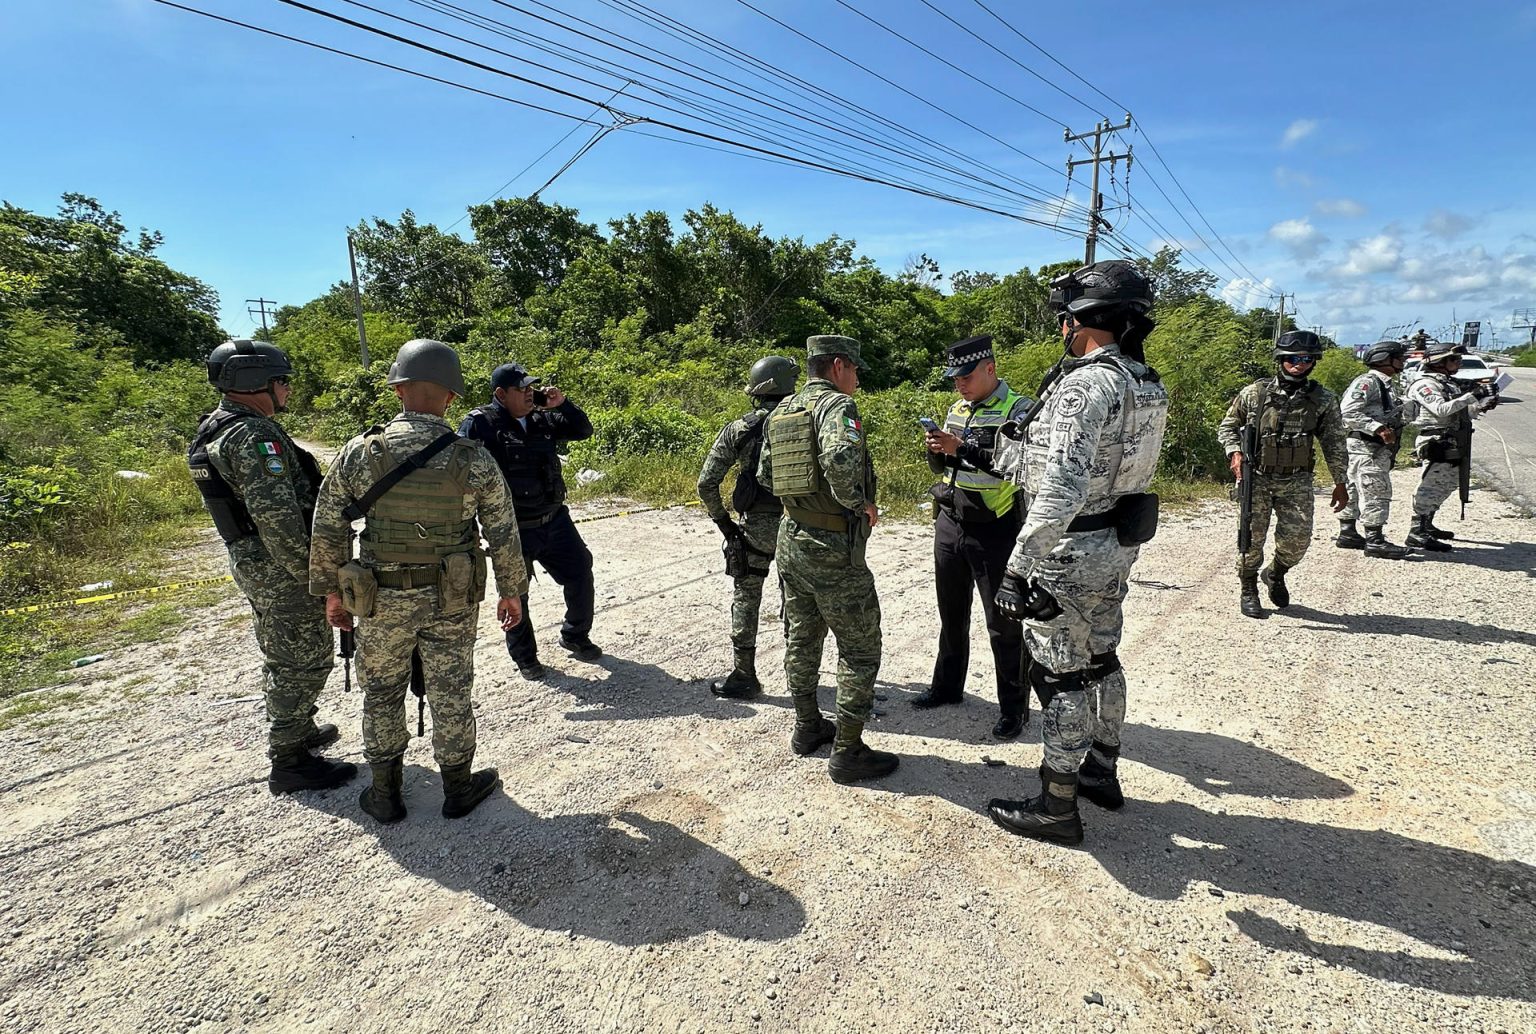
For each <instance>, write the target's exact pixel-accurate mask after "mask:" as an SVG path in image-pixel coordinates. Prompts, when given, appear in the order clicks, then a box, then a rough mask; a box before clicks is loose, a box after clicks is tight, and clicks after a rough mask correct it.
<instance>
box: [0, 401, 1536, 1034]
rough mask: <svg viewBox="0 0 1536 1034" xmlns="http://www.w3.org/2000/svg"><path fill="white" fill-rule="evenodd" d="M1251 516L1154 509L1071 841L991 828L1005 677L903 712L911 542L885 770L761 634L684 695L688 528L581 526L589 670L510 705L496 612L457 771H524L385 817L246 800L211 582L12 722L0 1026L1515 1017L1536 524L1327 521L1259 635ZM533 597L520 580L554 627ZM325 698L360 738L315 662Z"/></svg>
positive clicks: (518, 686) (1535, 1008) (241, 738)
mask: <svg viewBox="0 0 1536 1034" xmlns="http://www.w3.org/2000/svg"><path fill="white" fill-rule="evenodd" d="M1516 408H1518V407H1516ZM1398 478H1399V482H1398V486H1397V487H1398V493H1399V499H1400V500H1404V499H1406V497H1407V496H1408V494H1409V493H1410V492H1411V488H1412V478H1413V472H1412V471H1402V472H1399V474H1398ZM610 505H617V504H610ZM1230 510H1231V508H1230V507H1229V506H1226V505H1221V506H1216V505H1212V506H1209V507H1207V508H1205V509H1203V510H1198V511H1194V512H1191V513H1186V514H1183V515H1180V516H1176V517H1174V518H1172V519H1169V520H1167V521H1165V523H1164V526H1163V528H1162V529H1161V530H1160V532H1159V535H1158V538H1157V539H1156V540H1155V541H1154V542H1153V543H1151V544H1150V545H1149V546H1148V547H1147V548H1146V550H1145V552H1144V558H1143V560H1142V563H1141V564H1140V565H1139V566H1138V568H1137V569H1136V572H1135V576H1136V578H1137V583H1136V585H1135V587H1134V591H1133V593H1132V595H1131V597H1130V600H1129V602H1128V627H1127V635H1126V639H1125V644H1124V646H1123V647H1122V650H1121V653H1122V656H1123V657H1124V659H1125V661H1126V666H1127V674H1128V675H1129V678H1130V684H1131V710H1130V724H1129V725H1128V727H1127V730H1126V735H1125V759H1126V760H1125V762H1124V765H1123V776H1124V781H1125V786H1126V791H1127V795H1128V796H1129V797H1130V798H1131V801H1130V803H1129V804H1128V805H1127V807H1126V808H1125V810H1124V811H1122V812H1119V813H1116V814H1107V813H1104V812H1101V811H1097V810H1093V809H1092V807H1091V806H1088V805H1085V809H1086V813H1085V821H1086V823H1087V826H1088V841H1087V843H1086V844H1085V845H1084V847H1083V849H1081V850H1067V849H1061V848H1053V847H1048V846H1045V845H1037V844H1033V843H1030V842H1025V841H1022V840H1019V839H1016V838H1011V837H1008V836H1006V835H1005V834H1003V833H1002V832H1001V831H999V830H997V829H996V828H995V827H993V826H992V824H991V823H990V822H989V821H988V820H987V819H986V817H985V816H984V815H983V814H982V812H981V809H982V807H983V806H984V804H985V802H986V800H987V798H988V797H990V796H993V795H996V794H1004V795H1011V794H1015V793H1022V792H1026V791H1029V790H1031V788H1032V787H1033V785H1034V775H1033V773H1034V769H1035V767H1036V766H1037V765H1038V763H1039V760H1040V745H1039V723H1038V717H1037V718H1036V719H1035V721H1034V722H1033V723H1032V724H1031V726H1030V728H1029V730H1028V731H1027V733H1026V734H1025V736H1024V737H1023V738H1022V739H1021V740H1020V741H1019V742H1016V743H1011V744H999V743H996V742H993V741H991V740H990V738H989V736H988V730H989V729H990V727H991V724H992V721H993V720H994V718H995V710H996V709H995V704H994V703H993V702H992V700H993V695H992V691H991V689H990V688H989V685H990V682H991V679H990V673H989V672H987V671H986V670H982V671H979V672H973V675H972V678H971V682H970V685H969V687H968V690H969V691H970V692H971V693H973V694H974V695H973V696H970V697H968V698H967V701H966V703H965V705H964V706H963V707H959V708H947V709H943V710H942V711H940V712H939V713H937V714H934V713H932V712H919V711H915V710H913V708H912V707H911V706H910V699H911V697H912V696H913V695H914V693H916V692H917V691H919V690H920V689H921V688H922V687H923V686H924V685H925V684H926V680H927V677H928V674H929V671H930V668H931V665H932V660H933V646H934V640H935V635H936V628H935V624H934V621H933V618H932V610H933V603H932V588H931V583H930V571H931V563H932V561H931V546H930V542H929V535H930V532H929V529H928V528H926V527H924V526H921V525H911V524H909V525H899V524H898V525H889V526H882V527H881V528H879V529H878V530H877V532H876V534H875V537H874V539H873V541H872V543H871V545H870V550H869V554H870V558H871V562H872V564H873V566H874V567H875V571H876V577H877V580H878V583H879V586H880V592H881V599H882V606H883V609H884V612H885V638H886V644H887V646H886V650H887V653H886V658H885V663H884V667H883V670H882V682H881V687H880V692H881V694H882V697H883V700H882V702H881V703H880V704H878V705H877V706H878V707H879V708H880V709H881V711H882V712H883V713H882V714H881V716H880V717H879V719H878V721H876V722H875V723H873V725H872V727H871V730H870V734H869V735H870V739H871V741H872V742H875V743H877V744H878V745H880V746H882V747H886V748H890V749H894V750H897V751H899V752H900V753H901V755H902V757H903V761H902V766H901V769H900V770H899V771H898V772H897V773H896V775H895V776H893V777H892V778H890V779H889V780H887V781H885V782H884V783H883V784H879V785H877V786H873V787H870V788H846V787H838V786H836V785H834V784H832V783H831V782H830V781H829V780H828V779H827V776H826V761H825V757H824V756H823V757H820V758H815V759H800V758H796V757H794V756H793V755H792V754H791V753H790V752H789V750H788V747H787V737H788V734H789V726H790V721H791V718H790V711H789V708H788V703H789V702H788V699H787V698H786V697H785V695H784V693H783V690H782V681H781V679H779V678H777V677H774V676H773V674H772V673H773V672H774V669H775V667H776V665H777V664H778V663H779V661H780V658H781V652H782V651H781V649H780V648H779V647H778V646H777V645H776V642H777V637H776V636H775V634H774V633H773V631H772V624H773V621H774V615H773V614H772V613H771V612H769V611H768V610H765V612H764V615H763V618H764V622H765V630H764V639H763V646H764V650H763V654H762V656H761V667H762V669H763V670H764V672H765V673H768V678H767V680H766V681H767V684H768V693H767V695H766V696H765V697H763V698H762V699H761V700H759V701H754V702H751V703H737V702H728V701H718V700H715V699H712V698H711V697H710V696H709V694H708V692H707V691H706V690H705V689H704V687H703V683H704V680H705V679H707V678H708V677H710V676H714V675H718V674H719V673H720V672H721V671H722V670H723V667H724V665H725V662H726V658H727V648H726V647H727V642H726V629H727V624H728V613H727V609H728V608H727V606H726V592H727V588H726V581H725V578H724V576H723V575H722V574H720V573H719V571H720V566H721V565H720V553H719V547H718V544H717V539H718V536H717V534H716V532H715V531H714V529H713V528H712V527H711V526H710V525H709V523H708V522H707V521H706V520H705V519H704V518H703V517H702V516H701V515H700V514H698V513H697V512H696V511H691V510H689V511H667V512H661V513H647V514H641V515H637V516H632V517H626V518H621V519H616V520H609V521H603V522H599V523H593V524H590V525H587V526H586V528H585V530H586V531H587V533H588V534H589V540H590V542H591V544H592V546H593V550H594V552H595V553H596V554H597V557H598V566H597V579H598V595H599V601H598V604H599V608H600V612H599V616H598V624H597V627H596V628H595V629H594V632H593V635H594V638H595V639H596V640H597V641H598V642H599V643H601V644H602V645H603V646H604V647H606V648H607V649H608V650H609V651H610V656H608V657H606V658H604V659H603V660H602V661H600V662H598V663H596V664H583V663H579V662H575V661H570V660H567V659H565V658H564V657H557V656H554V653H555V651H550V656H548V657H547V658H546V660H547V661H548V662H549V663H550V664H551V666H552V676H551V678H550V679H549V681H548V682H547V683H545V684H539V685H530V684H528V683H524V682H522V681H521V680H520V679H519V677H518V676H517V673H516V670H515V668H513V666H512V665H511V663H510V661H509V660H508V659H507V657H506V655H505V653H504V650H503V648H502V646H501V643H500V637H499V635H495V634H494V632H493V624H492V616H491V615H490V614H489V613H486V612H483V613H482V622H481V630H482V639H481V644H480V647H479V650H478V652H477V661H478V664H479V672H480V679H479V683H478V686H477V693H476V695H477V698H478V704H479V720H480V744H481V752H480V758H479V760H480V761H481V762H482V763H491V764H495V765H497V766H498V767H500V769H501V772H502V775H503V777H504V779H505V782H506V786H505V789H504V791H503V792H502V793H500V794H498V795H497V796H494V797H493V798H492V799H491V800H490V801H489V802H487V803H486V804H485V805H484V806H482V807H481V808H480V809H479V810H478V811H477V812H475V813H474V814H473V815H472V816H470V817H469V818H467V819H464V820H460V821H456V822H448V821H445V820H443V819H442V818H440V817H439V815H438V806H439V803H440V800H441V790H440V787H439V785H438V776H437V774H436V771H435V770H434V768H433V766H432V763H431V756H430V746H429V744H428V743H427V742H426V741H423V740H413V742H412V746H411V748H410V752H409V754H408V755H407V773H406V799H407V800H406V803H407V806H408V807H409V808H410V816H409V818H408V819H407V820H406V821H405V822H404V823H402V824H400V825H398V826H394V827H388V828H382V827H378V826H376V825H374V824H372V823H371V821H370V820H368V819H366V818H365V817H364V816H362V815H361V813H360V812H359V811H358V808H357V804H356V795H357V791H358V789H359V788H360V787H358V786H353V787H348V788H345V789H343V790H339V791H336V792H332V793H325V794H308V795H300V796H297V797H291V798H281V799H279V798H274V797H272V796H270V795H269V794H268V793H267V791H266V788H265V785H264V783H263V776H264V774H265V769H264V758H263V740H262V737H263V730H262V724H261V718H260V714H259V711H258V705H257V704H256V703H253V702H252V697H253V696H254V695H255V694H257V693H259V671H258V664H257V659H256V656H255V654H254V651H253V644H252V641H251V637H250V633H249V629H248V625H247V623H246V620H245V617H244V613H245V612H244V607H243V604H242V603H241V601H239V600H237V599H235V598H234V597H233V596H232V595H231V596H230V597H229V598H227V599H226V600H225V601H224V602H223V603H221V604H219V605H218V606H216V607H212V608H207V609H205V610H202V611H200V612H198V613H197V614H196V615H195V627H189V628H188V629H186V630H184V631H183V632H182V633H181V634H180V635H179V636H177V637H176V638H174V639H171V640H168V641H165V642H162V643H158V644H153V645H147V646H143V647H139V648H137V649H132V650H123V651H120V652H118V653H117V654H115V655H114V656H112V657H111V658H110V660H109V662H106V663H102V664H97V665H93V666H91V667H87V668H83V669H81V670H80V671H79V672H78V673H77V676H76V677H77V682H76V684H75V685H74V686H73V687H72V688H75V689H77V690H79V691H80V693H81V694H82V695H81V697H80V699H79V700H78V701H76V702H75V703H73V704H71V705H70V707H69V709H68V710H67V711H53V712H50V713H49V714H48V715H45V716H42V717H39V718H36V719H33V720H31V722H30V724H23V725H19V726H17V727H15V728H13V729H12V730H10V732H9V733H8V734H7V735H6V736H5V737H4V738H3V741H0V793H3V800H4V805H5V806H4V809H3V812H0V863H3V866H4V872H5V880H4V893H3V894H0V943H3V944H4V946H5V947H4V952H5V961H6V964H5V966H4V969H3V971H0V1025H3V1027H4V1029H5V1030H7V1031H16V1032H22V1031H89V1032H96V1031H100V1030H104V1029H105V1030H136V1031H137V1030H153V1031H192V1030H196V1031H205V1032H213V1031H247V1030H249V1031H288V1030H304V1031H311V1030H312V1031H355V1030H381V1029H387V1030H391V1031H398V1032H416V1031H421V1032H428V1031H443V1030H528V1031H540V1032H543V1031H559V1032H564V1031H570V1032H578V1031H579V1032H586V1031H632V1030H645V1031H653V1030H655V1031H697V1032H703V1031H710V1032H713V1031H785V1032H789V1031H793V1032H802V1031H838V1032H845V1031H851V1030H856V1029H867V1030H912V1031H924V1032H927V1031H999V1030H1001V1031H1031V1032H1035V1031H1101V1032H1105V1034H1113V1032H1115V1031H1127V1032H1129V1031H1171V1032H1185V1031H1209V1032H1223V1034H1225V1032H1239V1031H1266V1032H1267V1031H1288V1032H1289V1031H1296V1032H1301V1031H1309V1032H1310V1031H1361V1032H1365V1031H1371V1032H1374V1031H1393V1032H1407V1031H1436V1032H1442V1031H1482V1032H1494V1031H1506V1032H1527V1031H1531V1030H1533V1029H1536V947H1533V945H1532V936H1531V931H1532V930H1533V929H1536V790H1533V789H1532V787H1531V782H1530V772H1531V771H1532V766H1531V763H1532V760H1533V757H1532V755H1533V746H1532V743H1533V737H1532V731H1533V721H1532V719H1533V711H1536V703H1533V693H1532V690H1533V688H1536V680H1533V677H1532V674H1531V673H1532V671H1536V630H1533V624H1536V622H1533V621H1532V616H1533V606H1532V602H1531V601H1532V599H1533V598H1536V594H1533V582H1532V578H1533V573H1536V546H1533V545H1531V542H1532V540H1533V535H1532V531H1533V522H1532V521H1531V520H1530V519H1529V518H1526V517H1523V516H1521V515H1519V514H1518V513H1517V512H1516V510H1515V509H1514V508H1513V507H1511V506H1509V505H1507V504H1505V503H1503V502H1501V501H1500V500H1499V499H1498V498H1497V497H1495V496H1493V495H1491V494H1490V493H1488V492H1486V491H1482V490H1479V491H1478V492H1477V495H1476V498H1475V501H1474V505H1473V506H1471V507H1469V508H1468V517H1467V519H1466V521H1464V522H1461V523H1457V522H1455V520H1454V519H1452V520H1451V521H1450V522H1449V527H1451V528H1452V529H1453V530H1455V531H1456V532H1457V534H1458V541H1457V549H1456V550H1455V551H1454V552H1452V553H1449V554H1440V555H1435V556H1433V558H1428V559H1421V560H1415V561H1409V562H1398V563H1393V562H1389V561H1376V560H1368V559H1367V558H1365V557H1364V556H1362V555H1361V554H1359V553H1355V552H1343V551H1339V550H1336V549H1334V548H1333V547H1332V546H1331V545H1330V544H1329V543H1328V541H1327V539H1326V536H1327V534H1330V533H1331V532H1332V530H1333V522H1332V520H1330V519H1329V518H1328V516H1327V515H1326V505H1325V500H1323V499H1321V498H1320V499H1319V500H1318V511H1319V518H1318V524H1319V528H1318V535H1317V537H1316V540H1315V543H1314V550H1313V552H1312V554H1311V555H1310V556H1309V557H1308V558H1307V560H1306V561H1305V563H1304V564H1303V566H1302V567H1301V568H1300V569H1299V570H1298V571H1297V572H1296V574H1297V576H1299V577H1295V578H1294V579H1293V580H1294V583H1295V589H1294V591H1295V599H1296V602H1295V603H1294V604H1293V605H1292V606H1291V607H1290V609H1289V610H1288V611H1286V612H1285V613H1283V614H1277V615H1275V616H1273V617H1271V618H1270V619H1269V620H1266V621H1262V622H1258V621H1252V620H1247V619H1244V618H1242V617H1240V616H1239V615H1238V613H1237V586H1236V583H1235V577H1234V575H1233V574H1232V572H1231V553H1232V549H1231V543H1232V541H1233V538H1234V534H1235V531H1234V522H1233V519H1232V514H1231V512H1230ZM1404 512H1405V511H1402V510H1401V509H1400V511H1399V519H1398V520H1396V521H1395V522H1394V523H1395V524H1397V525H1399V526H1400V525H1401V524H1402V523H1403V522H1404V520H1405V519H1406V518H1405V517H1403V516H1402V514H1403V513H1404ZM219 554H220V551H219V550H218V549H217V548H216V546H215V545H214V544H212V543H209V544H207V545H206V546H204V547H203V548H200V549H198V550H195V551H192V552H190V553H189V554H188V555H186V556H185V557H183V558H181V559H182V562H183V563H184V566H185V567H186V568H187V571H188V572H189V573H191V572H197V573H203V572H207V571H216V570H217V569H218V566H219V562H220V558H219ZM552 588H553V587H552V586H551V585H549V584H548V583H547V582H545V581H541V582H539V583H538V584H537V585H536V587H535V589H534V603H533V610H534V614H535V618H536V621H537V627H538V629H539V631H540V633H541V635H542V636H543V638H544V640H545V641H546V642H547V641H550V640H551V639H552V637H553V635H554V630H555V628H556V625H557V619H558V608H557V606H556V604H555V602H554V600H555V593H553V592H552V591H551V590H552ZM974 636H975V644H976V645H975V656H976V657H980V658H985V657H987V656H988V654H987V650H986V649H985V646H984V643H985V639H984V636H983V633H982V630H981V629H980V628H979V627H978V628H976V629H975V630H974ZM823 666H824V675H823V684H824V686H825V687H826V688H825V689H824V691H823V703H824V705H826V706H828V707H830V706H831V689H830V687H831V683H832V676H831V669H832V667H833V664H832V659H831V657H830V656H829V657H828V658H827V659H826V660H825V661H824V665H823ZM322 705H323V715H322V717H324V718H329V719H332V720H336V721H338V722H339V723H340V724H341V725H342V728H343V730H344V737H343V740H342V743H341V744H340V745H339V747H340V748H341V749H342V750H343V751H347V752H351V753H352V754H353V756H355V754H356V751H357V750H358V749H359V739H358V731H357V729H358V711H359V698H358V695H357V693H356V692H355V691H354V692H353V694H352V695H350V696H348V695H345V694H343V693H342V691H341V676H340V672H339V671H338V672H337V674H336V676H335V677H334V678H333V680H332V682H331V685H330V686H329V687H328V689H327V691H326V694H325V695H324V697H323V698H322ZM413 710H414V709H413ZM412 717H413V718H414V714H413V715H412ZM988 759H991V760H992V761H993V762H999V761H1000V762H1002V764H1000V765H994V764H989V763H988Z"/></svg>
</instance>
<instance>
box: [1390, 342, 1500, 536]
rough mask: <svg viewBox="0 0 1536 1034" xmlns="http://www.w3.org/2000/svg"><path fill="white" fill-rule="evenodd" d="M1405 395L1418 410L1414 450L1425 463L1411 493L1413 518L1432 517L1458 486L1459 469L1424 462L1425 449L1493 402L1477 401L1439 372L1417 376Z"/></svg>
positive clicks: (1453, 465)
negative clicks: (1416, 439) (1422, 472)
mask: <svg viewBox="0 0 1536 1034" xmlns="http://www.w3.org/2000/svg"><path fill="white" fill-rule="evenodd" d="M1408 393H1409V397H1410V398H1412V400H1413V404H1414V409H1415V410H1416V411H1417V416H1416V418H1415V419H1414V426H1416V427H1417V428H1418V429H1419V438H1418V441H1417V442H1415V443H1414V449H1415V451H1416V452H1417V454H1418V456H1419V462H1421V463H1423V464H1424V476H1423V478H1421V479H1420V481H1419V487H1418V489H1417V490H1415V491H1414V493H1413V515H1414V516H1415V517H1426V516H1434V514H1435V511H1437V510H1439V509H1440V507H1441V505H1442V504H1443V503H1444V502H1445V501H1446V500H1447V499H1449V498H1450V497H1451V493H1453V492H1455V491H1456V490H1457V489H1458V488H1459V487H1460V486H1461V468H1460V466H1459V465H1458V464H1456V463H1438V462H1435V461H1433V460H1429V459H1426V458H1425V456H1424V450H1425V449H1426V448H1427V447H1428V446H1429V445H1430V443H1431V442H1433V441H1434V440H1435V438H1436V437H1437V436H1444V435H1448V434H1452V433H1454V432H1455V431H1456V430H1457V429H1458V428H1460V427H1461V426H1462V423H1463V422H1464V421H1465V422H1470V421H1471V420H1472V413H1473V412H1474V411H1476V412H1482V411H1484V410H1486V409H1487V408H1488V404H1489V402H1491V401H1492V400H1491V399H1490V400H1488V401H1487V402H1484V401H1480V400H1479V399H1477V398H1476V397H1475V396H1474V395H1472V394H1471V393H1470V392H1468V391H1467V389H1466V388H1465V387H1463V386H1462V385H1461V384H1460V383H1459V382H1458V381H1457V380H1456V378H1454V377H1452V376H1451V375H1450V374H1447V373H1441V372H1440V371H1438V370H1429V371H1426V372H1424V373H1423V374H1420V375H1419V377H1418V378H1417V379H1416V380H1415V381H1414V382H1413V386H1412V387H1411V388H1409V392H1408Z"/></svg>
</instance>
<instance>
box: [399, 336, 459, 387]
mask: <svg viewBox="0 0 1536 1034" xmlns="http://www.w3.org/2000/svg"><path fill="white" fill-rule="evenodd" d="M407 381H427V382H429V383H431V384H437V385H440V386H441V387H444V388H447V389H448V390H449V391H451V392H453V393H454V394H455V395H459V396H461V397H462V396H463V395H466V394H468V392H469V389H468V388H466V387H465V386H464V372H463V370H461V369H460V367H459V353H457V352H455V351H454V350H453V346H452V345H445V344H443V343H442V342H441V341H429V340H427V339H426V338H416V339H415V340H414V341H407V342H406V343H405V344H403V345H401V346H400V351H399V353H398V354H397V355H396V356H395V362H394V365H393V366H391V367H390V368H389V378H388V379H387V380H386V381H385V382H384V383H385V384H404V383H405V382H407Z"/></svg>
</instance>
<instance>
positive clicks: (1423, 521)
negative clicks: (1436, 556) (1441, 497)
mask: <svg viewBox="0 0 1536 1034" xmlns="http://www.w3.org/2000/svg"><path fill="white" fill-rule="evenodd" d="M1430 516H1431V515H1430V514H1414V515H1413V530H1412V531H1410V532H1409V533H1408V537H1407V538H1405V539H1403V544H1404V545H1407V546H1412V547H1413V548H1414V549H1422V550H1424V552H1426V553H1449V552H1450V551H1451V547H1450V546H1448V545H1446V544H1445V543H1444V542H1441V541H1440V540H1439V539H1438V538H1436V537H1435V533H1434V532H1433V531H1431V530H1430V527H1429V526H1430V523H1431V521H1430Z"/></svg>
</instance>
